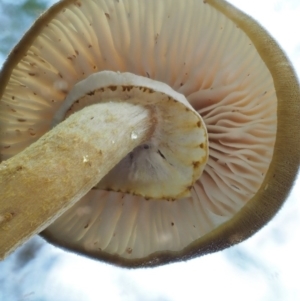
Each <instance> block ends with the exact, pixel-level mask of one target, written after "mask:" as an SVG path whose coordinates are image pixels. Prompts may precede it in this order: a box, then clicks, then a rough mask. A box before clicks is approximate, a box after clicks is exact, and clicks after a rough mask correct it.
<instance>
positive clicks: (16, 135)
mask: <svg viewBox="0 0 300 301" xmlns="http://www.w3.org/2000/svg"><path fill="white" fill-rule="evenodd" d="M102 70H111V71H120V72H130V73H133V74H136V75H140V76H145V77H150V78H151V79H154V80H157V81H161V82H164V83H166V84H168V85H169V86H170V87H172V88H173V89H174V90H176V91H178V92H179V93H181V94H183V95H185V97H186V98H187V99H188V101H189V102H190V104H191V105H192V106H193V107H194V109H195V110H197V111H198V112H199V113H200V115H201V116H202V118H203V120H204V122H205V124H206V128H207V131H208V136H209V159H208V162H207V165H206V167H205V169H204V171H203V174H202V176H201V177H200V178H199V180H198V181H197V182H196V183H195V184H194V186H193V188H192V190H191V196H190V197H183V198H180V199H177V200H176V201H173V202H169V201H167V200H164V199H159V200H157V199H155V200H152V199H149V200H148V199H145V198H143V197H142V196H137V195H134V196H132V195H130V194H126V193H123V192H111V191H106V190H101V189H97V188H96V189H93V190H91V191H90V192H89V193H88V194H87V195H86V196H85V197H83V198H82V199H81V200H80V201H79V202H78V203H76V204H75V205H74V207H72V208H71V209H70V210H69V211H67V212H66V213H64V214H63V215H62V216H61V217H59V218H58V219H57V220H56V221H55V222H54V223H53V224H52V225H50V227H48V228H47V229H46V230H45V231H44V232H43V234H42V235H43V236H44V237H46V239H48V240H49V241H51V242H53V243H55V244H57V245H60V246H63V247H65V248H67V249H70V250H75V251H77V252H80V253H83V254H86V255H88V256H92V257H94V258H99V259H101V260H107V261H109V262H112V263H115V264H118V265H123V266H155V265H159V264H163V263H167V262H172V261H176V260H183V259H187V258H191V257H194V256H198V255H202V254H206V253H209V252H213V251H218V250H221V249H224V248H226V247H228V246H231V245H233V244H235V243H238V242H240V241H242V240H244V239H246V238H248V237H249V236H251V235H252V234H253V233H255V232H256V231H257V230H259V229H260V228H261V227H262V226H263V225H265V224H266V223H267V222H268V221H269V220H270V219H271V218H272V217H273V216H274V214H275V213H276V212H277V211H278V210H279V208H280V207H281V205H282V204H283V202H284V200H285V199H286V197H287V195H288V193H289V191H290V188H291V187H292V185H293V182H294V179H295V176H296V173H297V171H298V168H299V162H300V158H299V157H300V136H299V126H300V118H299V116H300V102H299V99H300V92H299V85H298V81H297V78H296V76H295V73H294V71H293V69H292V67H291V65H290V63H289V61H288V59H287V58H286V56H285V55H284V53H283V52H282V51H281V50H280V48H279V47H278V45H277V44H276V42H275V41H274V40H273V39H272V38H271V37H270V36H269V35H268V33H267V32H266V31H265V30H264V29H262V28H261V26H260V25H258V24H257V23H256V22H255V21H254V20H252V19H251V18H250V17H248V16H246V15H245V14H243V13H242V12H240V11H239V10H237V9H236V8H234V7H232V6H231V5H229V4H228V3H227V2H225V1H223V0H207V1H198V0H185V1H181V0H163V1H161V0H153V1H148V0H127V1H126V0H124V1H111V0H94V1H93V0H85V1H70V0H65V1H61V2H59V3H57V4H56V5H54V6H53V7H52V8H50V9H49V10H48V11H47V12H46V13H45V14H44V15H43V16H41V18H39V19H38V20H37V22H36V23H35V24H34V25H33V27H32V28H31V29H30V30H29V31H28V32H27V34H26V35H25V36H24V38H23V39H22V40H21V41H20V43H19V44H18V45H17V46H16V47H15V48H14V50H13V51H12V53H11V54H10V56H9V58H8V60H7V62H6V63H5V65H4V68H3V70H2V72H1V74H0V82H1V85H0V96H1V101H0V126H1V134H0V152H1V159H2V160H5V159H7V158H9V157H11V156H13V155H15V154H16V153H18V152H20V151H22V150H23V149H24V148H25V147H26V146H28V145H29V144H31V143H32V142H33V141H35V140H37V139H38V138H39V137H41V136H42V135H43V134H44V133H45V132H47V131H48V130H49V129H50V128H51V124H52V122H53V117H54V115H55V112H56V111H57V109H58V108H59V107H60V106H61V105H62V103H63V102H64V100H65V98H66V95H67V94H68V92H69V91H70V90H71V89H72V87H73V86H74V85H75V84H76V83H78V82H79V81H81V80H83V79H85V78H86V77H88V76H89V75H91V74H93V73H95V72H97V71H102Z"/></svg>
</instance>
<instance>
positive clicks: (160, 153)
mask: <svg viewBox="0 0 300 301" xmlns="http://www.w3.org/2000/svg"><path fill="white" fill-rule="evenodd" d="M157 153H158V154H159V155H160V156H161V157H162V158H163V159H165V160H166V157H165V156H164V155H163V154H162V152H161V151H160V150H158V151H157Z"/></svg>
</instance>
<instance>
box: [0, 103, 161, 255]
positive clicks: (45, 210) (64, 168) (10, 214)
mask: <svg viewBox="0 0 300 301" xmlns="http://www.w3.org/2000/svg"><path fill="white" fill-rule="evenodd" d="M155 123H156V120H155V118H154V117H153V113H152V110H151V107H150V106H148V107H147V106H145V107H144V106H141V105H134V104H129V103H118V102H107V103H101V104H96V105H92V106H89V107H86V108H84V109H83V110H81V111H79V112H78V113H75V114H73V115H71V116H70V117H69V118H68V119H66V120H65V121H63V122H62V123H61V124H59V125H58V126H56V127H55V128H54V129H52V130H51V131H50V132H48V133H47V134H45V135H44V136H43V137H42V138H41V139H39V140H38V141H37V142H35V143H34V144H32V145H31V146H29V147H28V148H27V149H25V150H24V151H23V152H22V153H20V154H18V155H16V156H14V157H13V158H11V159H8V160H7V161H4V162H2V163H1V164H0V191H1V198H0V208H1V211H0V237H1V239H0V259H4V258H5V257H6V256H7V255H8V254H9V253H11V252H12V251H13V250H15V249H16V248H17V247H18V246H19V245H21V244H22V243H24V242H25V241H26V240H28V239H29V238H30V237H31V236H33V235H34V234H37V233H39V232H41V231H42V230H43V229H45V228H46V227H47V226H48V225H49V224H50V223H51V222H53V221H54V220H55V219H56V218H57V217H59V216H60V215H61V214H62V213H64V212H65V211H66V210H67V209H68V208H70V207H71V206H72V205H73V204H74V203H75V202H76V201H78V200H79V199H80V198H81V197H82V196H84V195H85V194H86V193H87V192H88V191H89V190H90V189H91V188H93V187H94V186H95V185H96V184H97V183H98V182H99V181H100V179H101V178H103V177H104V176H105V175H106V174H107V173H108V172H109V171H110V170H111V169H112V168H113V167H114V166H115V165H116V164H117V163H118V162H119V161H120V160H121V159H122V158H123V157H124V156H126V154H127V153H129V152H130V151H131V150H133V149H134V148H135V147H136V146H138V145H139V144H141V143H143V142H144V141H146V140H147V139H149V137H150V136H151V134H152V133H153V131H154V127H155ZM132 133H134V136H133V135H132ZM132 137H134V139H133V138H132Z"/></svg>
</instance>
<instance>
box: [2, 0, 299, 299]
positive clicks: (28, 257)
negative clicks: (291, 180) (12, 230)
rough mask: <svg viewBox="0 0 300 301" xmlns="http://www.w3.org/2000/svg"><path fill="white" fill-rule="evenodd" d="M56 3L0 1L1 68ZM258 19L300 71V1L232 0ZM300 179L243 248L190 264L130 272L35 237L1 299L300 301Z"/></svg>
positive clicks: (5, 268) (14, 259)
mask: <svg viewBox="0 0 300 301" xmlns="http://www.w3.org/2000/svg"><path fill="white" fill-rule="evenodd" d="M54 2H56V1H54V0H22V1H21V0H14V1H12V0H0V66H1V65H2V64H3V62H4V60H5V58H6V56H7V54H8V53H9V51H10V49H11V48H12V47H13V46H14V45H15V43H16V42H17V41H18V40H19V39H20V37H21V36H22V35H23V34H24V32H25V31H26V30H27V29H28V28H29V27H30V25H31V24H32V22H33V21H34V20H35V19H36V18H37V17H38V16H39V15H40V13H41V12H43V11H44V10H45V9H46V8H47V7H49V6H50V5H51V4H53V3H54ZM229 2H230V3H232V4H234V5H235V6H237V7H239V8H240V9H242V10H243V11H245V12H247V13H248V14H249V15H251V16H252V17H254V18H255V19H256V20H258V21H259V23H261V24H262V25H263V26H264V27H265V28H266V29H267V30H268V31H269V32H270V33H271V35H272V36H273V37H275V39H276V40H277V41H278V42H279V44H280V45H281V46H282V48H283V49H284V51H285V52H286V53H287V55H288V57H289V58H290V60H291V61H292V63H293V65H294V67H295V69H296V72H297V73H298V76H299V74H300V36H299V28H300V1H299V0H263V1H262V0H251V1H249V0H231V1H229ZM299 197H300V181H299V180H298V181H297V182H296V185H295V187H294V189H293V191H292V193H291V195H290V197H289V199H288V201H287V202H286V203H285V205H284V207H283V208H282V210H281V211H280V212H279V213H278V214H277V216H276V217H275V218H274V219H273V220H272V221H271V222H270V223H269V224H268V225H267V226H265V227H264V228H263V229H262V230H261V231H260V232H259V233H257V234H256V235H254V236H253V237H252V238H250V239H248V240H247V241H246V242H243V243H241V244H240V245H238V246H235V247H232V248H230V249H228V250H226V251H223V252H219V253H215V254H211V255H207V256H204V257H201V258H198V259H194V260H190V261H188V262H182V263H175V264H170V265H167V266H163V267H159V268H154V269H137V270H126V269H121V268H116V267H113V266H110V265H107V264H105V263H100V262H97V261H94V260H90V259H87V258H84V257H81V256H78V255H75V254H71V253H68V252H65V251H62V250H60V249H58V248H56V247H53V246H51V245H49V244H48V243H46V242H44V241H43V239H41V238H40V237H34V238H33V239H32V240H30V241H29V242H28V243H26V244H25V245H24V246H22V247H21V248H19V249H18V250H17V251H16V252H15V253H13V254H12V255H11V256H9V257H8V258H7V259H6V260H5V261H3V262H0V301H50V300H51V301H52V300H55V301H81V300H85V301H96V300H116V301H118V300H125V301H138V300H145V301H147V300H151V301H175V300H212V301H215V300H221V299H223V300H231V301H237V300H243V301H248V300H249V301H250V300H251V301H253V300H255V301H256V300H257V301H277V300H278V301H279V300H280V301H282V300H284V301H297V300H300V285H299V284H300V282H299V279H300V259H299V255H300V236H299V232H300V202H299Z"/></svg>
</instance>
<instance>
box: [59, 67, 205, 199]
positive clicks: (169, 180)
mask: <svg viewBox="0 0 300 301" xmlns="http://www.w3.org/2000/svg"><path fill="white" fill-rule="evenodd" d="M104 102H106V103H107V102H128V103H132V104H135V105H138V106H144V107H146V108H149V109H151V111H152V112H153V114H154V118H155V119H156V127H155V129H154V132H153V134H152V136H151V138H150V139H149V140H148V141H145V142H144V143H143V144H142V145H139V146H138V147H136V148H134V149H133V150H132V151H131V152H130V153H129V154H127V155H126V156H125V157H124V158H123V159H122V160H121V161H120V162H119V163H118V164H117V165H116V166H115V167H114V168H113V169H112V170H111V171H110V172H109V173H108V174H107V175H106V176H105V177H104V178H103V179H102V180H101V181H100V182H99V183H98V184H97V186H96V188H99V189H102V190H112V191H116V192H122V193H130V194H134V195H140V196H143V197H145V198H147V199H148V198H149V199H150V198H151V199H163V200H175V199H178V198H182V197H187V196H189V195H190V190H191V188H192V186H193V185H194V183H195V181H197V180H198V179H199V178H200V176H201V174H202V172H203V170H204V167H205V165H206V162H207V160H208V135H207V130H206V126H205V123H204V121H203V120H202V118H201V116H200V115H199V114H198V113H197V112H196V111H195V110H194V109H193V108H192V106H191V105H190V103H189V102H188V101H187V99H186V98H185V97H184V96H183V95H182V94H180V93H178V92H176V91H174V90H173V89H172V88H171V87H170V86H168V85H166V84H165V83H162V82H159V81H155V80H152V79H149V78H146V77H143V76H138V75H134V74H132V73H120V72H112V71H101V72H98V73H94V74H92V75H90V76H89V77H87V78H86V79H84V80H82V81H80V82H78V83H77V84H76V85H75V86H74V87H73V88H72V90H71V91H70V92H69V94H68V95H67V97H66V99H65V101H64V102H63V104H62V105H61V107H60V109H59V110H58V112H57V113H56V114H55V116H54V118H53V126H55V125H56V124H58V123H59V122H61V121H62V120H63V119H65V118H67V117H68V116H69V115H70V114H72V113H74V112H76V111H79V110H81V109H82V108H84V107H86V106H89V105H92V104H96V103H104ZM124 126H126V125H124ZM99 131H101V128H99ZM128 135H130V137H131V139H132V140H135V139H136V138H137V137H138V136H137V135H139V130H138V129H130V130H129V132H128ZM111 143H112V144H114V143H115V142H114V137H111Z"/></svg>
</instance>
